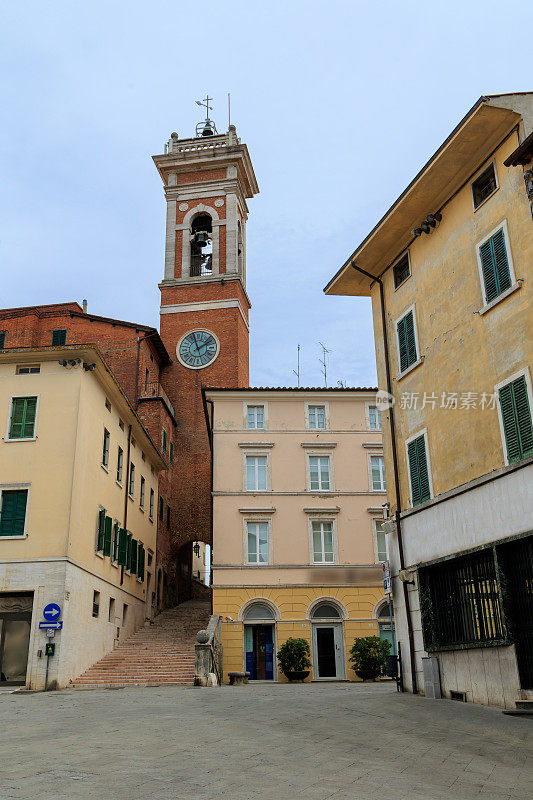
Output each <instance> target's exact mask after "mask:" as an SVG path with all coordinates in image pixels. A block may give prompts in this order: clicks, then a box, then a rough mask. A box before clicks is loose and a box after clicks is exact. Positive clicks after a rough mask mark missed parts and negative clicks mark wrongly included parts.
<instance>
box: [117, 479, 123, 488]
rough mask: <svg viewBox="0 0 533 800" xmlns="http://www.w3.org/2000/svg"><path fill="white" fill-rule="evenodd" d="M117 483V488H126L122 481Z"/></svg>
mask: <svg viewBox="0 0 533 800" xmlns="http://www.w3.org/2000/svg"><path fill="white" fill-rule="evenodd" d="M115 483H116V484H117V486H120V488H121V489H123V488H124V484H123V483H122V482H121V481H115Z"/></svg>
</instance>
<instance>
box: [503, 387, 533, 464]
mask: <svg viewBox="0 0 533 800" xmlns="http://www.w3.org/2000/svg"><path fill="white" fill-rule="evenodd" d="M499 394H500V408H501V412H502V422H503V430H504V434H505V444H506V447H507V459H508V461H509V463H510V464H512V463H513V462H514V461H519V460H520V459H521V458H524V457H525V456H527V455H530V454H531V453H533V429H532V424H531V410H530V408H529V401H528V397H527V385H526V380H525V378H524V376H522V377H520V378H517V380H515V381H513V382H512V383H508V384H507V385H506V386H502V388H501V389H500V392H499Z"/></svg>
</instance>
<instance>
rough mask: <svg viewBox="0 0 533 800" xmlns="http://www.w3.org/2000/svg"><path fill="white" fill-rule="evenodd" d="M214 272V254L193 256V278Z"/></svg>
mask: <svg viewBox="0 0 533 800" xmlns="http://www.w3.org/2000/svg"><path fill="white" fill-rule="evenodd" d="M212 274H213V255H212V254H211V253H209V254H207V255H205V256H191V278H200V277H201V276H203V275H212Z"/></svg>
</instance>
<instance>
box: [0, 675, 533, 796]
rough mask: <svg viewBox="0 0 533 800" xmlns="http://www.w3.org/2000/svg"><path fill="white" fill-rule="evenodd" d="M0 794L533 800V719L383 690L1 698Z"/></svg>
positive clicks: (173, 690)
mask: <svg viewBox="0 0 533 800" xmlns="http://www.w3.org/2000/svg"><path fill="white" fill-rule="evenodd" d="M0 753H1V761H0V763H1V766H0V800H33V798H37V797H38V798H39V799H40V800H63V799H65V800H67V799H68V800H189V798H191V799H192V798H194V800H219V798H221V799H225V798H228V800H230V799H231V800H300V798H302V800H374V798H375V799H376V800H377V798H379V799H380V800H383V798H385V797H389V798H391V800H472V798H476V800H532V798H533V721H532V720H530V719H525V718H522V717H509V716H505V715H503V714H502V713H501V712H500V711H498V710H495V709H489V708H484V707H482V706H473V705H469V704H464V703H457V702H454V701H450V700H427V699H425V698H421V697H412V696H411V695H408V694H405V695H401V694H397V693H396V691H395V688H394V687H391V686H390V685H383V684H382V685H379V684H364V685H363V684H297V685H294V686H290V685H286V684H273V685H268V684H260V685H259V684H256V685H254V684H249V685H248V686H242V687H226V686H224V687H221V688H210V689H205V688H192V687H191V688H185V687H174V686H173V687H157V688H126V689H123V690H118V691H106V690H94V691H91V692H78V691H74V690H67V691H62V692H49V693H46V694H43V693H38V694H16V693H15V694H0Z"/></svg>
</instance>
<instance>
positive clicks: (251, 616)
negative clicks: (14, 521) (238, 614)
mask: <svg viewBox="0 0 533 800" xmlns="http://www.w3.org/2000/svg"><path fill="white" fill-rule="evenodd" d="M244 619H245V620H246V621H247V622H248V621H249V620H255V619H261V620H263V619H274V612H273V611H272V609H271V608H269V607H268V606H267V605H265V603H253V605H251V606H249V607H248V608H247V609H246V611H245V612H244Z"/></svg>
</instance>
